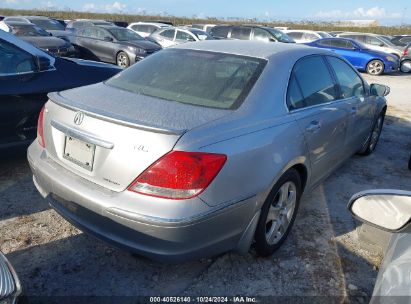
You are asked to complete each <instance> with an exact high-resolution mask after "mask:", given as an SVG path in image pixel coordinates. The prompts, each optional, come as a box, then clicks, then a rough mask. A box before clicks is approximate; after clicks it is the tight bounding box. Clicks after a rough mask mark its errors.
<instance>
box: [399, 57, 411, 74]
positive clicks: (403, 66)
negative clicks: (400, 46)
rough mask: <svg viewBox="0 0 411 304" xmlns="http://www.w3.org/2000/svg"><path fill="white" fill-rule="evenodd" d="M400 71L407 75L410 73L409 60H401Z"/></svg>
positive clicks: (410, 65) (410, 63)
mask: <svg viewBox="0 0 411 304" xmlns="http://www.w3.org/2000/svg"><path fill="white" fill-rule="evenodd" d="M400 70H401V72H403V73H409V72H411V60H408V59H407V60H403V61H402V62H401V66H400Z"/></svg>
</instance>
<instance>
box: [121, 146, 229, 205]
mask: <svg viewBox="0 0 411 304" xmlns="http://www.w3.org/2000/svg"><path fill="white" fill-rule="evenodd" d="M226 160H227V156H226V155H223V154H214V153H202V152H183V151H171V152H170V153H168V154H166V155H164V156H163V157H161V158H160V159H159V160H157V161H156V162H155V163H154V164H152V165H151V166H150V167H149V168H147V169H146V170H145V171H144V172H143V173H141V174H140V176H138V177H137V178H136V180H135V181H134V182H133V183H132V184H131V185H130V186H129V187H128V190H130V191H133V192H137V193H141V194H145V195H150V196H156V197H162V198H169V199H188V198H192V197H195V196H197V195H199V194H200V193H201V192H203V191H204V190H205V189H206V188H207V187H208V185H210V183H211V182H212V181H213V179H214V178H215V177H216V176H217V174H218V173H219V172H220V170H221V168H222V167H223V166H224V164H225V162H226Z"/></svg>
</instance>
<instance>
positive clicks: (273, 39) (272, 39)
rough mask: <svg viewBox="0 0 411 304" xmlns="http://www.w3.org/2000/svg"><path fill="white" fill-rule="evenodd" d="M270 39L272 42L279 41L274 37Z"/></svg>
mask: <svg viewBox="0 0 411 304" xmlns="http://www.w3.org/2000/svg"><path fill="white" fill-rule="evenodd" d="M268 41H270V42H277V40H276V39H275V38H274V37H270V38H268Z"/></svg>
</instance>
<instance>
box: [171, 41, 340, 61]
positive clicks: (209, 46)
mask: <svg viewBox="0 0 411 304" xmlns="http://www.w3.org/2000/svg"><path fill="white" fill-rule="evenodd" d="M172 48H176V49H189V50H201V51H210V52H217V53H227V54H233V55H240V56H249V57H256V58H263V59H270V58H271V57H273V56H276V55H278V54H280V53H281V54H285V53H287V54H289V55H291V54H294V55H295V54H298V53H300V54H301V55H304V54H306V55H309V54H324V53H327V54H333V53H332V52H329V51H326V50H324V49H320V48H313V47H309V46H306V45H301V44H295V43H266V42H261V41H250V40H205V41H200V42H192V43H183V44H179V45H176V46H173V47H172Z"/></svg>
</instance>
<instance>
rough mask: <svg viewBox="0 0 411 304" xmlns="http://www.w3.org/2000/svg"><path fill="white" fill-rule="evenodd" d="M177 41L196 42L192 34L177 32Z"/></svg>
mask: <svg viewBox="0 0 411 304" xmlns="http://www.w3.org/2000/svg"><path fill="white" fill-rule="evenodd" d="M176 40H181V41H189V40H194V37H192V36H191V35H190V34H188V33H186V32H183V31H180V30H177V34H176Z"/></svg>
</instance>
